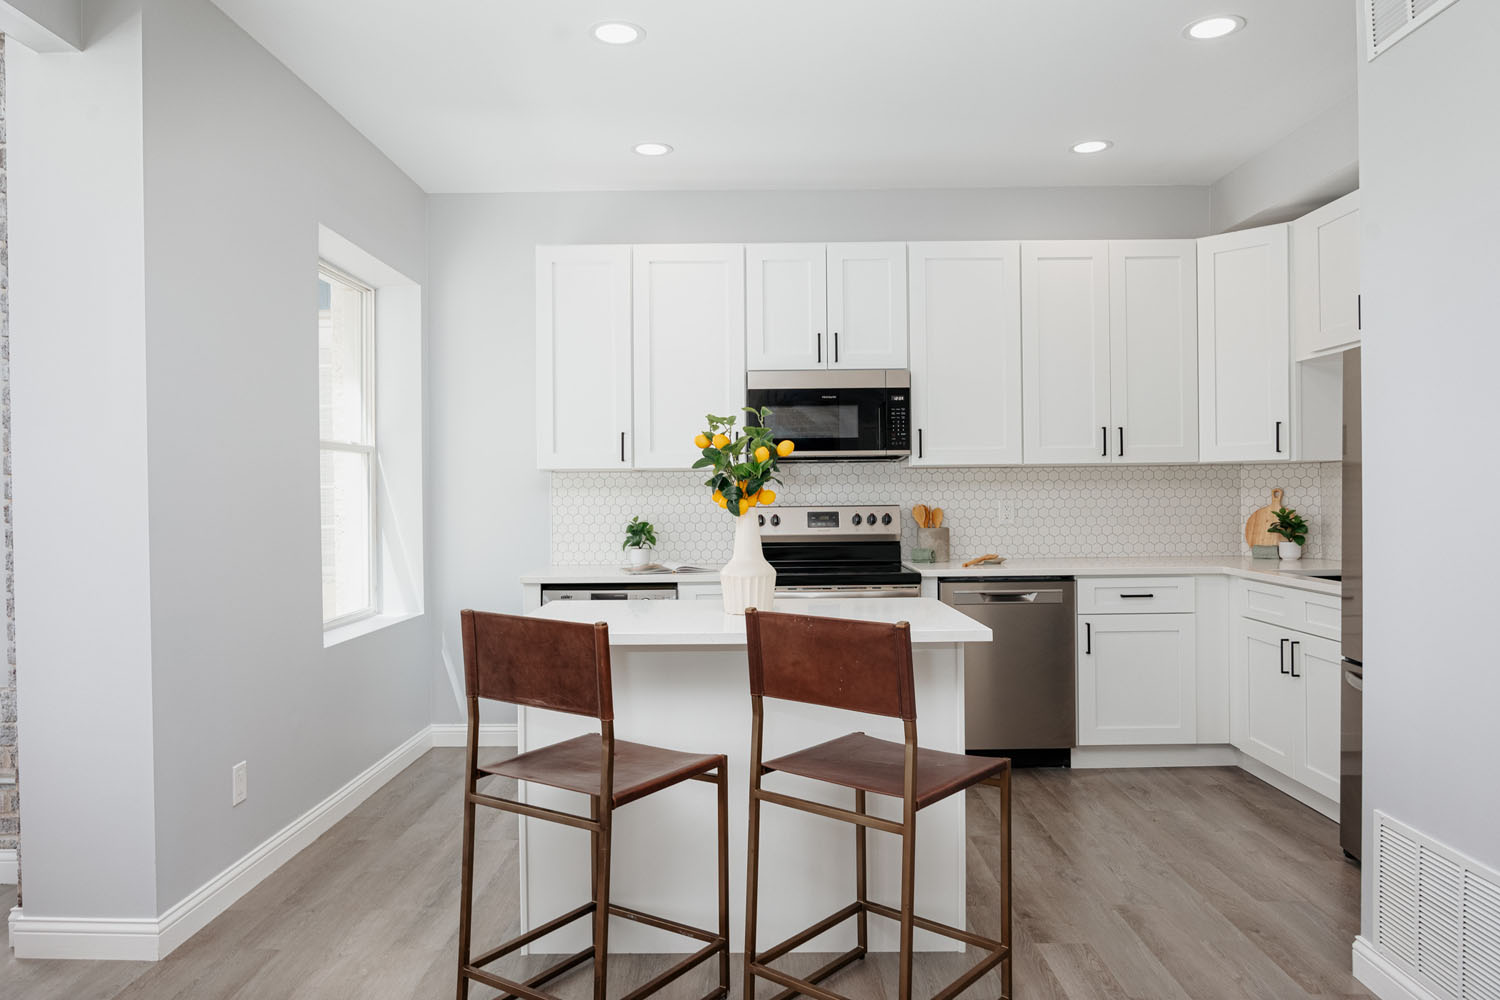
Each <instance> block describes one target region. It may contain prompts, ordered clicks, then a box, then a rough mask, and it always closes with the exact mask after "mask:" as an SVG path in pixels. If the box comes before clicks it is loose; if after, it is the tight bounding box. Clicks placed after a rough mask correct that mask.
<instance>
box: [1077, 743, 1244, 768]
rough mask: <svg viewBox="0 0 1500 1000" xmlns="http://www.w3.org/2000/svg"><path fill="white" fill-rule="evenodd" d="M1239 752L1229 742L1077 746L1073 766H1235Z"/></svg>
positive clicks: (1238, 758) (1238, 759) (1237, 762)
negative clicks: (1224, 744) (1224, 743)
mask: <svg viewBox="0 0 1500 1000" xmlns="http://www.w3.org/2000/svg"><path fill="white" fill-rule="evenodd" d="M1239 762H1240V752H1239V751H1238V750H1236V749H1235V748H1234V747H1230V746H1154V747H1074V748H1073V766H1074V767H1075V768H1079V769H1082V770H1088V769H1090V768H1099V767H1234V766H1236V765H1237V764H1239Z"/></svg>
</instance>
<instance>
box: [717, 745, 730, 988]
mask: <svg viewBox="0 0 1500 1000" xmlns="http://www.w3.org/2000/svg"><path fill="white" fill-rule="evenodd" d="M719 937H721V938H723V939H724V948H723V950H722V951H720V952H719V989H721V990H723V995H724V996H725V997H728V996H729V765H728V764H724V765H721V766H720V767H719Z"/></svg>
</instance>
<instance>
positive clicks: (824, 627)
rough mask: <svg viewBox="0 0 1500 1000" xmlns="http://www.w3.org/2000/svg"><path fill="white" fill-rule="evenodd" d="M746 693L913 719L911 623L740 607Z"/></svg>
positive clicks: (914, 704) (914, 716)
mask: <svg viewBox="0 0 1500 1000" xmlns="http://www.w3.org/2000/svg"><path fill="white" fill-rule="evenodd" d="M745 638H746V640H747V645H748V646H749V653H750V693H751V694H752V695H754V696H756V697H761V696H764V697H767V698H780V699H782V700H784V701H800V702H805V703H808V704H812V705H826V706H828V707H829V708H843V709H848V710H849V711H852V712H864V713H866V714H869V715H886V716H891V717H893V718H897V719H905V720H907V721H911V720H913V719H915V718H916V717H917V699H916V693H915V685H914V682H913V680H912V665H911V627H910V626H909V625H907V623H906V622H897V623H896V624H894V625H891V624H887V623H885V622H861V621H850V620H848V619H844V618H825V617H821V616H816V615H789V614H781V613H778V612H769V611H756V610H754V609H753V608H752V609H750V610H748V611H746V612H745Z"/></svg>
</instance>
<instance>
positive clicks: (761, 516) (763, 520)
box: [755, 514, 766, 528]
mask: <svg viewBox="0 0 1500 1000" xmlns="http://www.w3.org/2000/svg"><path fill="white" fill-rule="evenodd" d="M755 516H756V518H758V519H759V520H760V526H761V527H762V528H764V527H765V526H766V515H764V514H756V515H755Z"/></svg>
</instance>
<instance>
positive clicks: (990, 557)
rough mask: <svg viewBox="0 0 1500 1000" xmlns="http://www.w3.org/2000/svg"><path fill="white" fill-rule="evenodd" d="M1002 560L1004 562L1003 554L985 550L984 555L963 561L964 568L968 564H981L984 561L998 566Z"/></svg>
mask: <svg viewBox="0 0 1500 1000" xmlns="http://www.w3.org/2000/svg"><path fill="white" fill-rule="evenodd" d="M1003 562H1005V557H1004V556H1001V555H997V554H996V553H994V552H987V553H985V554H984V555H982V556H979V557H978V558H975V559H970V560H969V561H968V562H966V563H964V568H965V569H968V568H969V567H970V566H982V565H984V564H986V563H994V564H995V565H997V566H998V565H999V564H1000V563H1003Z"/></svg>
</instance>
